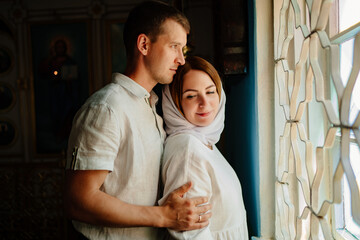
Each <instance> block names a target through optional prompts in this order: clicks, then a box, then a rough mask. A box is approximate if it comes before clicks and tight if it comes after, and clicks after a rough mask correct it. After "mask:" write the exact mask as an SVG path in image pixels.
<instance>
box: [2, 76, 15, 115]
mask: <svg viewBox="0 0 360 240" xmlns="http://www.w3.org/2000/svg"><path fill="white" fill-rule="evenodd" d="M15 102H16V95H15V90H14V88H13V87H12V86H11V85H10V84H8V83H5V82H0V113H5V112H8V111H9V110H10V109H12V107H13V106H14V105H15Z"/></svg>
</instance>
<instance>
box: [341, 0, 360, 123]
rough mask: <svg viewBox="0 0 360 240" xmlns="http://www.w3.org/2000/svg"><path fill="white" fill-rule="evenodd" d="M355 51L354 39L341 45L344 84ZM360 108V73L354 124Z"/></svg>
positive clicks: (352, 117) (353, 99)
mask: <svg viewBox="0 0 360 240" xmlns="http://www.w3.org/2000/svg"><path fill="white" fill-rule="evenodd" d="M359 2H360V1H359ZM359 16H360V15H359ZM353 52H354V39H350V40H348V41H346V42H344V43H342V44H341V45H340V74H341V80H342V82H343V84H344V86H346V84H347V82H348V80H349V77H350V73H351V70H352V65H353ZM359 109H360V74H359V75H358V77H357V80H356V83H355V86H354V90H353V93H352V95H351V103H350V116H349V122H350V124H352V123H353V122H354V121H355V119H356V117H357V115H358V113H359Z"/></svg>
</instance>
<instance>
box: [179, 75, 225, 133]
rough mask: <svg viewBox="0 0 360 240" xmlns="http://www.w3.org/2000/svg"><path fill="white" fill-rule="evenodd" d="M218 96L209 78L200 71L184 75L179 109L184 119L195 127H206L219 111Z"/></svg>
mask: <svg viewBox="0 0 360 240" xmlns="http://www.w3.org/2000/svg"><path fill="white" fill-rule="evenodd" d="M219 102H220V99H219V94H218V93H217V91H216V86H215V83H214V82H213V81H212V79H211V78H210V76H209V75H208V74H207V73H205V72H203V71H200V70H193V69H192V70H190V71H189V72H187V73H186V74H185V75H184V79H183V92H182V98H181V107H182V109H183V112H184V115H185V118H186V119H187V120H188V121H189V122H191V123H192V124H194V125H196V126H201V127H205V126H208V125H209V124H210V123H212V121H213V120H214V119H215V116H216V114H217V112H218V109H219Z"/></svg>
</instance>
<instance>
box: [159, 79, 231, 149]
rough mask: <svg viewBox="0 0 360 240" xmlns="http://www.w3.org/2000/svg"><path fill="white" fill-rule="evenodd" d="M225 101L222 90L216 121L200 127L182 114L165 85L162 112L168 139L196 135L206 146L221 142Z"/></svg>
mask: <svg viewBox="0 0 360 240" xmlns="http://www.w3.org/2000/svg"><path fill="white" fill-rule="evenodd" d="M225 101H226V97H225V92H224V90H223V89H222V88H221V98H220V104H219V110H218V113H217V114H216V116H215V119H214V121H213V122H212V123H211V124H210V125H208V126H206V127H199V126H196V125H194V124H192V123H190V122H189V121H188V120H186V118H185V117H184V116H183V115H182V114H181V113H180V111H179V110H178V109H177V107H176V105H175V103H174V101H173V99H172V97H171V94H170V89H169V86H168V85H165V87H164V89H163V93H162V110H163V116H164V121H165V124H166V127H165V130H166V133H167V135H168V137H169V136H173V135H177V134H180V133H189V134H192V135H194V136H195V137H196V138H198V139H199V140H200V141H201V142H203V143H204V144H205V145H209V144H210V145H211V146H212V145H214V144H215V143H217V142H218V141H219V139H220V135H221V132H222V131H223V129H224V121H225Z"/></svg>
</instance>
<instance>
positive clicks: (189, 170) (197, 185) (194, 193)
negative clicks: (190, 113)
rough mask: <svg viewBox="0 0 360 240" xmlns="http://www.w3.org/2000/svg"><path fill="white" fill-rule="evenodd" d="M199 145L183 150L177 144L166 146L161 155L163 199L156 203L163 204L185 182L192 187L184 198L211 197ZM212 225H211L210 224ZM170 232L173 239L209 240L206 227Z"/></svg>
mask: <svg viewBox="0 0 360 240" xmlns="http://www.w3.org/2000/svg"><path fill="white" fill-rule="evenodd" d="M198 147H199V145H198V144H197V146H196V144H195V145H194V144H191V143H190V144H188V145H187V146H186V147H182V146H180V145H179V144H176V143H173V144H171V143H170V144H169V143H167V145H166V147H165V153H164V159H163V160H164V162H163V163H164V164H163V169H162V179H163V183H164V197H163V198H162V199H161V200H160V201H159V203H160V204H162V203H164V202H165V200H166V198H167V196H168V195H169V194H170V193H171V192H172V191H173V190H175V189H176V188H178V187H180V186H182V185H183V184H185V183H187V182H188V181H192V183H193V186H192V188H191V189H190V190H189V191H188V192H187V193H186V194H185V196H184V197H186V198H193V197H200V196H207V197H209V199H210V198H211V196H212V188H211V178H210V176H209V167H208V165H207V164H206V163H207V160H208V159H205V156H202V155H201V152H202V151H201V147H206V146H205V145H204V146H200V149H199V148H198ZM210 224H211V223H210ZM169 233H170V234H171V235H172V236H173V237H174V238H176V239H197V240H202V239H204V240H205V239H206V240H211V239H213V238H212V236H211V232H210V229H209V226H207V227H205V228H203V229H199V230H191V231H183V232H177V231H174V230H170V229H169Z"/></svg>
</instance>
